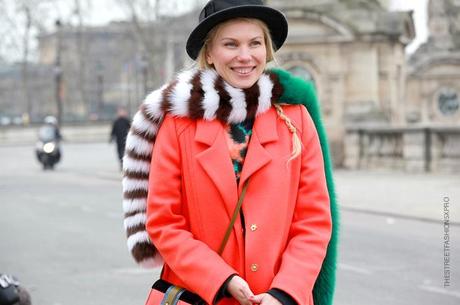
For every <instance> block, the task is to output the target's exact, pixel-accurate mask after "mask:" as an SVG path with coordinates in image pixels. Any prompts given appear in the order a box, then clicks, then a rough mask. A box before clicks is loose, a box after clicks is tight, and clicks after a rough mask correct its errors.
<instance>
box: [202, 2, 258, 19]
mask: <svg viewBox="0 0 460 305" xmlns="http://www.w3.org/2000/svg"><path fill="white" fill-rule="evenodd" d="M242 5H264V2H263V1H262V0H211V1H209V2H208V3H207V4H206V6H205V7H204V8H203V10H202V11H201V13H200V18H199V21H200V22H201V21H202V20H203V19H205V18H207V17H209V16H211V15H212V14H215V13H217V12H219V11H222V10H224V9H228V8H231V7H237V6H242Z"/></svg>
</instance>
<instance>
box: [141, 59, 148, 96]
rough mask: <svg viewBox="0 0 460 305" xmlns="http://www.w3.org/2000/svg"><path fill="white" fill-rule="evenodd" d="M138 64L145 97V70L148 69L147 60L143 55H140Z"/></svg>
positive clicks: (146, 78) (146, 74) (146, 77)
mask: <svg viewBox="0 0 460 305" xmlns="http://www.w3.org/2000/svg"><path fill="white" fill-rule="evenodd" d="M140 64H141V71H142V90H143V94H144V96H145V95H147V93H148V92H147V91H148V90H149V88H148V85H147V81H148V69H147V68H148V65H149V63H148V62H147V58H146V56H145V54H142V56H141V60H140Z"/></svg>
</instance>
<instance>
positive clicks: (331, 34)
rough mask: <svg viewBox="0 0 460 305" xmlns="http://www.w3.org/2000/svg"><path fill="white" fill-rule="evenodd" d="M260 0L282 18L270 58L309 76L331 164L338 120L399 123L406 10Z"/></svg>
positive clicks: (349, 2) (408, 32)
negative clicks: (283, 33)
mask: <svg viewBox="0 0 460 305" xmlns="http://www.w3.org/2000/svg"><path fill="white" fill-rule="evenodd" d="M268 3H269V4H270V5H272V6H274V7H277V8H279V9H280V10H282V11H283V12H284V13H285V14H286V16H287V17H288V19H289V36H288V39H287V42H286V44H285V46H283V48H282V49H281V50H280V52H279V53H278V61H279V63H280V65H281V66H282V67H284V68H287V69H289V70H291V71H292V72H293V73H295V74H298V75H300V76H303V77H304V78H306V79H311V80H312V81H313V82H314V83H315V85H316V88H317V91H318V96H319V99H320V101H321V106H322V111H323V115H324V121H325V125H326V128H327V131H328V135H329V140H330V142H331V143H330V144H331V149H332V153H333V159H334V163H335V164H336V165H341V164H343V161H344V157H345V156H344V144H345V143H344V137H345V130H346V126H350V125H351V126H353V125H355V124H358V123H361V124H363V123H373V124H376V123H378V124H384V125H392V124H398V123H401V122H403V120H404V116H403V114H402V113H401V111H400V109H401V108H402V107H403V100H404V96H405V85H404V84H405V81H406V69H407V67H406V60H405V52H404V49H405V47H406V45H407V44H408V43H410V42H411V41H412V40H413V39H414V37H415V30H414V23H413V19H412V15H411V13H410V12H390V11H388V9H387V8H386V2H385V3H383V2H381V1H377V0H366V1H360V0H310V1H301V0H291V1H286V0H282V1H281V0H279V1H277V0H272V1H268Z"/></svg>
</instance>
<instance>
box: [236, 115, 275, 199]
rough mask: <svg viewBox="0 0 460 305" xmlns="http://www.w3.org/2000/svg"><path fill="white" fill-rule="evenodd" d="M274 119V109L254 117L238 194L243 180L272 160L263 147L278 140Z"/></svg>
mask: <svg viewBox="0 0 460 305" xmlns="http://www.w3.org/2000/svg"><path fill="white" fill-rule="evenodd" d="M276 120H277V115H276V112H275V111H274V109H269V110H268V111H266V112H265V113H263V114H261V115H259V116H258V117H257V118H256V120H255V122H254V127H253V130H252V136H251V140H250V141H249V145H248V152H247V155H246V158H245V160H244V165H243V170H242V172H241V177H240V183H239V186H238V193H239V194H240V193H241V190H242V188H243V185H244V182H245V181H246V180H247V179H248V178H249V177H250V176H251V175H253V174H254V173H255V172H257V171H258V170H260V169H262V168H263V167H264V166H265V165H267V164H268V163H269V162H270V161H271V160H272V156H271V155H270V153H269V152H268V151H267V150H266V149H265V147H264V145H265V144H267V143H269V142H273V141H277V140H278V131H277V129H276Z"/></svg>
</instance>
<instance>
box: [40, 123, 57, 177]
mask: <svg viewBox="0 0 460 305" xmlns="http://www.w3.org/2000/svg"><path fill="white" fill-rule="evenodd" d="M35 153H36V155H37V159H38V161H39V162H40V163H41V164H42V165H43V169H44V170H47V169H54V166H55V165H56V164H57V163H58V162H59V160H61V148H60V137H59V133H58V132H57V131H56V127H54V126H52V125H44V126H42V127H41V128H40V129H39V131H38V142H37V144H36V149H35Z"/></svg>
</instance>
